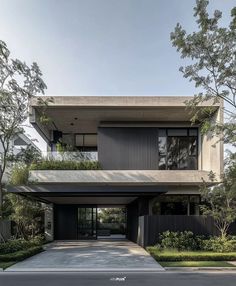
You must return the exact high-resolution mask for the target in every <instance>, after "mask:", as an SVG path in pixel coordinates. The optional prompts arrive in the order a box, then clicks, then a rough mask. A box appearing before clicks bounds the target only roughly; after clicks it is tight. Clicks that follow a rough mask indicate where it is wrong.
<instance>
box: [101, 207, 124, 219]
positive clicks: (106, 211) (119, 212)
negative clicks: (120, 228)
mask: <svg viewBox="0 0 236 286" xmlns="http://www.w3.org/2000/svg"><path fill="white" fill-rule="evenodd" d="M98 219H99V221H101V222H102V223H125V221H126V209H125V208H101V209H100V210H99V212H98Z"/></svg>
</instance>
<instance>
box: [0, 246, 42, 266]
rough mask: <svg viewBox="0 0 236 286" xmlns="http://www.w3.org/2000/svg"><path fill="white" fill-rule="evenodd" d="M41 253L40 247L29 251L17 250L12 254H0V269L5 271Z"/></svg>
mask: <svg viewBox="0 0 236 286" xmlns="http://www.w3.org/2000/svg"><path fill="white" fill-rule="evenodd" d="M42 251H43V248H42V246H34V247H31V248H29V249H25V250H19V251H16V252H13V253H7V254H1V255H0V268H3V269H5V268H7V267H9V266H11V265H13V264H15V263H17V262H19V261H22V260H24V259H26V258H29V257H31V256H33V255H35V254H38V253H40V252H42Z"/></svg>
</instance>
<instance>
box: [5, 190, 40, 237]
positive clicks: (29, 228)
mask: <svg viewBox="0 0 236 286" xmlns="http://www.w3.org/2000/svg"><path fill="white" fill-rule="evenodd" d="M5 200H6V203H5V204H4V209H5V212H6V214H8V217H9V219H11V220H12V221H14V223H15V231H14V233H15V236H16V238H23V239H26V240H29V239H31V238H33V237H35V236H36V235H42V234H43V214H44V209H43V205H42V203H40V202H37V201H35V200H31V199H29V198H24V197H22V196H19V195H16V194H7V195H6V196H5Z"/></svg>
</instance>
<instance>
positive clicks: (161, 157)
mask: <svg viewBox="0 0 236 286" xmlns="http://www.w3.org/2000/svg"><path fill="white" fill-rule="evenodd" d="M170 129H172V130H173V129H175V130H181V129H186V130H187V136H184V135H182V136H181V135H176V136H172V135H171V136H169V135H168V130H170ZM193 130H196V135H195V136H194V135H192V134H191V135H190V131H193ZM160 133H161V136H159V134H160ZM163 134H165V136H164V135H163ZM172 137H176V138H180V137H185V138H187V140H188V150H187V164H188V167H187V169H180V168H178V167H177V168H176V169H170V168H169V167H168V160H169V158H170V156H169V154H168V138H172ZM193 137H196V155H191V154H190V138H193ZM159 138H166V139H165V141H166V146H165V155H161V153H160V151H159V144H160V143H159ZM198 140H199V128H198V127H167V128H165V127H163V128H158V164H157V165H158V170H198V168H199V162H198V156H199V146H198V145H199V142H198ZM162 151H163V149H162ZM178 153H179V150H178ZM162 154H163V152H162ZM163 158H164V161H165V164H163V166H165V168H160V167H161V165H160V161H161V160H163ZM191 158H195V159H196V168H194V169H192V168H190V159H191ZM177 164H178V165H179V162H177Z"/></svg>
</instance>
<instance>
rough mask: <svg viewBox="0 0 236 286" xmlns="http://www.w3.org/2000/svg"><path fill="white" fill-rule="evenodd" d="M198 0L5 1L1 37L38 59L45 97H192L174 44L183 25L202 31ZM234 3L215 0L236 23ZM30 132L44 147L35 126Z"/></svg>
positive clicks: (16, 51) (15, 51)
mask: <svg viewBox="0 0 236 286" xmlns="http://www.w3.org/2000/svg"><path fill="white" fill-rule="evenodd" d="M194 4H195V0H0V7H1V17H0V39H1V40H4V41H5V42H6V43H7V45H8V47H9V49H10V50H11V52H12V57H17V58H19V59H21V60H24V61H26V63H28V64H30V63H32V62H33V61H36V62H37V63H38V64H39V66H40V68H41V70H42V72H43V75H44V80H45V83H46V84H47V86H48V89H47V91H46V95H192V94H194V92H195V88H194V85H193V84H192V83H189V82H188V81H187V80H186V79H184V78H183V77H182V75H181V73H180V72H179V67H180V65H182V64H184V61H183V60H181V59H180V56H179V54H178V53H177V52H176V50H175V48H173V47H172V45H171V42H170V32H171V31H173V29H174V27H175V26H176V23H177V22H180V23H181V24H182V25H183V27H185V28H186V29H187V31H189V32H191V31H193V30H195V29H196V24H195V21H194V18H193V7H194ZM235 5H236V1H235V0H210V10H211V11H213V10H214V9H219V10H221V11H222V12H223V19H222V25H227V24H228V23H229V21H230V10H231V8H232V7H234V6H235ZM26 130H27V135H30V136H31V138H36V139H37V140H38V142H37V143H36V144H37V145H38V146H39V147H40V148H42V149H43V150H46V144H45V143H44V142H43V140H42V139H41V138H40V136H39V135H38V134H37V132H36V131H35V130H33V128H28V129H26Z"/></svg>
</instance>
